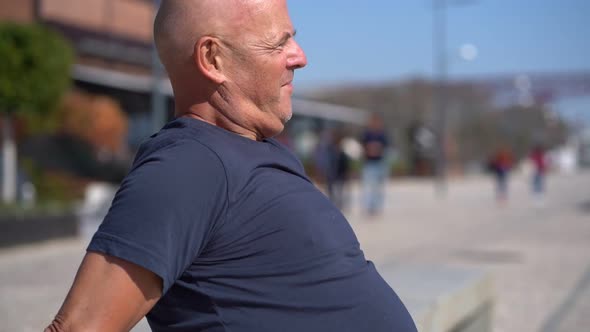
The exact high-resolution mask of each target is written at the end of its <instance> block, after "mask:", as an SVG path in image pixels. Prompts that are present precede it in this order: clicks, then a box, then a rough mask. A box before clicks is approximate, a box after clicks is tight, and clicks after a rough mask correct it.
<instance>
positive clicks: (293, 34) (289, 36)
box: [279, 30, 297, 44]
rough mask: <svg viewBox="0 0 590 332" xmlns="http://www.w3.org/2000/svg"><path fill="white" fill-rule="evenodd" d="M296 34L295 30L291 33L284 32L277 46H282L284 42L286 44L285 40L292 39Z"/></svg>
mask: <svg viewBox="0 0 590 332" xmlns="http://www.w3.org/2000/svg"><path fill="white" fill-rule="evenodd" d="M296 34H297V30H293V32H292V33H291V32H285V33H284V34H283V36H282V37H281V39H280V40H279V44H282V43H284V42H286V41H287V40H289V39H291V38H294V37H295V35H296Z"/></svg>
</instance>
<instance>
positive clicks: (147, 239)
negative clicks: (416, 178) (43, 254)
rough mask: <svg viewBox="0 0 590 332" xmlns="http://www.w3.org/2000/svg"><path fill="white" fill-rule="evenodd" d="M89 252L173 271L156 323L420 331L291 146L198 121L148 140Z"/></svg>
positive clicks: (168, 326) (151, 317) (167, 274)
mask: <svg viewBox="0 0 590 332" xmlns="http://www.w3.org/2000/svg"><path fill="white" fill-rule="evenodd" d="M88 250H89V251H96V252H102V253H105V254H108V255H112V256H116V257H119V258H122V259H124V260H127V261H130V262H132V263H135V264H137V265H139V266H142V267H144V268H146V269H148V270H150V271H153V272H154V273H155V274H157V275H158V276H160V277H161V278H162V280H163V290H162V292H163V295H162V298H161V299H160V300H159V301H158V303H157V304H156V305H155V306H154V308H153V309H152V310H151V311H150V312H149V314H148V315H147V319H148V322H149V324H150V326H151V328H152V329H153V330H154V331H170V332H172V331H174V332H179V331H186V332H189V331H190V332H195V331H206V332H221V331H223V332H243V331H256V332H264V331H269V332H277V331H287V332H288V331H297V332H300V331H306V332H316V331H317V332H320V331H321V332H326V331H342V332H345V331H355V332H356V331H371V332H381V331H383V332H385V331H387V332H391V331H396V332H406V331H408V332H413V331H416V329H415V327H414V323H413V322H412V319H411V318H410V315H409V314H408V312H407V310H406V308H405V307H404V305H403V304H402V303H401V301H400V300H399V298H398V297H397V295H396V294H395V293H394V292H393V290H392V289H391V288H390V287H389V286H388V285H387V284H386V283H385V282H384V280H383V279H382V278H381V276H380V275H379V274H378V273H377V271H376V270H375V267H374V266H373V264H372V263H371V262H368V261H367V260H366V259H365V257H364V255H363V252H362V251H361V250H360V248H359V243H358V241H357V239H356V236H355V235H354V233H353V231H352V229H351V227H350V225H349V224H348V222H347V220H346V219H345V218H344V216H343V215H342V214H341V213H340V212H339V211H338V209H337V208H336V207H334V205H333V204H332V203H331V202H330V201H329V200H328V199H327V198H326V197H325V196H324V195H323V194H322V193H321V192H320V191H318V190H317V189H316V187H315V186H314V185H313V184H312V183H311V182H310V180H309V179H308V178H307V176H306V175H305V173H304V170H303V167H302V165H301V163H300V162H299V161H298V160H297V158H296V157H295V156H294V155H293V154H292V153H291V152H289V151H288V150H287V149H286V148H284V147H283V146H282V145H281V144H280V143H278V142H277V141H275V140H273V139H267V140H264V141H260V142H258V141H253V140H250V139H247V138H244V137H241V136H238V135H236V134H233V133H230V132H228V131H225V130H223V129H221V128H218V127H215V126H212V125H209V124H207V123H205V122H201V121H199V120H195V119H191V118H179V119H177V120H175V121H173V122H171V123H169V124H168V125H167V126H166V127H164V128H163V129H162V130H161V131H160V132H159V133H158V134H156V135H154V136H152V137H151V138H150V139H149V140H148V141H147V142H146V143H144V144H143V145H142V146H141V148H140V150H139V152H138V154H137V157H136V159H135V162H134V164H133V167H132V169H131V171H130V173H129V175H128V176H127V177H126V178H125V180H124V181H123V183H122V184H121V187H120V189H119V191H118V192H117V195H116V196H115V198H114V200H113V203H112V206H111V208H110V210H109V213H108V215H107V216H106V218H105V220H104V221H103V223H102V225H101V226H100V228H99V230H98V231H97V233H96V234H95V235H94V237H93V239H92V241H91V243H90V245H89V247H88Z"/></svg>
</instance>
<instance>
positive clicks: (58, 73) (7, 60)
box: [0, 22, 73, 113]
mask: <svg viewBox="0 0 590 332" xmlns="http://www.w3.org/2000/svg"><path fill="white" fill-rule="evenodd" d="M0 59H2V60H1V61H0V112H3V113H33V112H40V113H46V112H51V111H53V110H55V109H56V107H57V105H58V104H59V101H60V98H61V96H62V94H63V93H64V91H65V90H66V89H67V88H68V86H69V84H70V66H71V63H72V61H73V51H72V49H71V47H70V46H69V44H68V43H67V42H66V40H65V39H63V38H62V37H61V36H60V35H59V34H57V33H55V32H53V31H51V30H48V29H47V28H45V27H43V26H40V25H36V24H33V25H21V24H15V23H7V22H2V23H0Z"/></svg>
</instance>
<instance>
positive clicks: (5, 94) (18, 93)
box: [0, 22, 74, 203]
mask: <svg viewBox="0 0 590 332" xmlns="http://www.w3.org/2000/svg"><path fill="white" fill-rule="evenodd" d="M73 57H74V54H73V51H72V49H71V47H70V46H69V44H68V43H67V42H66V41H65V39H63V38H62V37H61V36H60V35H58V34H57V33H55V32H53V31H50V30H48V29H47V28H45V27H43V26H40V25H36V24H34V25H20V24H15V23H5V22H3V23H0V59H2V60H0V114H1V115H2V133H3V135H2V145H3V146H2V154H3V158H2V160H3V168H2V169H3V174H2V179H3V181H2V182H3V187H2V199H3V201H4V202H5V203H13V202H14V201H15V197H16V170H17V158H16V156H17V153H16V144H15V139H14V134H13V127H12V122H13V120H14V117H15V116H16V115H18V114H24V115H26V114H33V113H39V114H50V113H51V112H53V111H55V109H56V108H57V106H58V105H59V101H60V99H61V97H62V95H63V93H64V92H65V91H66V90H67V89H68V87H69V85H70V66H71V64H72V61H73Z"/></svg>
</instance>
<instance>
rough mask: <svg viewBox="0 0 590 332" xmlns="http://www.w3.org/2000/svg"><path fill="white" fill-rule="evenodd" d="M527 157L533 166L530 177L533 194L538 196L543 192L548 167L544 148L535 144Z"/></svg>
mask: <svg viewBox="0 0 590 332" xmlns="http://www.w3.org/2000/svg"><path fill="white" fill-rule="evenodd" d="M529 158H530V160H531V162H532V164H533V167H534V172H533V179H532V189H533V194H534V195H535V196H538V197H540V196H542V195H543V193H544V192H545V175H546V174H547V168H548V165H547V158H546V155H545V148H544V147H543V146H541V145H537V146H535V148H534V149H533V151H532V152H531V154H530V157H529Z"/></svg>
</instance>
